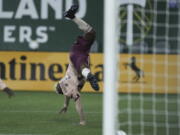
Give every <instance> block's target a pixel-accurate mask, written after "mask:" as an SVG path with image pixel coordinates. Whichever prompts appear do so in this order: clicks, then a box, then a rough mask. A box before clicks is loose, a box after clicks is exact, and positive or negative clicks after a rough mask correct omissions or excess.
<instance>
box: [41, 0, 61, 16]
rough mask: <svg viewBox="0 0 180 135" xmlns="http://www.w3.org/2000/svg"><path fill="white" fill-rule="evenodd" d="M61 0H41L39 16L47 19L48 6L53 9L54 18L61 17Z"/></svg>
mask: <svg viewBox="0 0 180 135" xmlns="http://www.w3.org/2000/svg"><path fill="white" fill-rule="evenodd" d="M62 5H63V3H62V0H41V6H42V7H41V18H42V19H48V11H49V9H48V6H50V7H51V8H52V9H53V10H54V11H55V19H62Z"/></svg>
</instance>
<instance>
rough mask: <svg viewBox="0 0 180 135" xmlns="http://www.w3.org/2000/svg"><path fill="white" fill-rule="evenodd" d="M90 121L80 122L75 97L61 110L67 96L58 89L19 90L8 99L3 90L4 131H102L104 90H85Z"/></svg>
mask: <svg viewBox="0 0 180 135" xmlns="http://www.w3.org/2000/svg"><path fill="white" fill-rule="evenodd" d="M82 103H83V107H84V111H85V115H86V120H87V125H86V126H80V125H78V123H79V117H78V114H77V113H76V111H75V106H74V102H73V101H72V102H71V103H70V106H69V110H68V112H67V113H66V114H62V115H60V114H58V111H59V110H60V108H61V107H62V105H63V96H59V95H57V94H56V93H54V92H25V91H24V92H16V96H15V97H13V98H11V99H8V98H7V96H6V95H5V94H4V93H2V92H0V135H101V134H102V94H91V93H85V94H82Z"/></svg>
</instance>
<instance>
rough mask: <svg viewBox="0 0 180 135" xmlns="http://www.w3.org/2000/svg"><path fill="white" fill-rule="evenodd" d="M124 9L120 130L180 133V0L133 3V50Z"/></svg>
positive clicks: (141, 134) (137, 134) (136, 134)
mask: <svg viewBox="0 0 180 135" xmlns="http://www.w3.org/2000/svg"><path fill="white" fill-rule="evenodd" d="M127 6H128V5H127V4H126V5H121V6H120V8H119V9H120V10H119V18H120V25H119V26H120V34H119V35H120V36H119V44H120V53H121V54H120V64H119V65H120V79H119V83H120V85H119V87H120V88H119V89H120V93H119V112H118V116H119V123H118V125H119V126H118V127H119V129H121V130H123V131H125V132H126V133H127V135H179V134H180V64H179V63H180V1H178V0H146V6H145V7H141V6H140V5H137V4H133V39H132V40H133V45H130V46H128V45H127V44H126V42H127V41H126V37H127V35H126V34H127V27H128V20H127V18H128V11H127Z"/></svg>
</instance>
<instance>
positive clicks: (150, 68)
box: [0, 52, 180, 94]
mask: <svg viewBox="0 0 180 135" xmlns="http://www.w3.org/2000/svg"><path fill="white" fill-rule="evenodd" d="M119 56H120V57H121V58H120V59H121V61H120V63H119V71H120V75H119V77H120V79H119V84H120V85H119V89H118V91H119V92H124V93H127V92H128V93H140V92H141V93H152V92H153V93H154V92H155V93H173V94H175V93H178V92H179V88H180V85H179V81H180V80H179V79H177V78H178V76H179V70H178V69H180V67H179V64H178V62H177V61H178V57H179V56H178V55H168V57H167V55H151V54H144V55H142V54H141V55H139V54H134V55H133V56H132V55H128V54H121V55H119ZM68 57H69V54H68V53H55V52H51V53H50V52H0V77H1V78H2V79H3V80H4V81H5V83H7V85H9V86H10V87H11V88H13V89H15V90H31V91H32V90H34V91H35V90H40V91H51V90H53V86H54V85H55V83H56V82H57V81H58V80H60V79H61V78H62V77H63V76H64V74H65V72H66V69H67V66H68ZM133 63H134V64H133ZM109 66H111V65H109ZM126 67H127V68H126ZM91 70H92V72H93V73H94V74H95V75H96V77H97V79H98V81H99V85H100V91H101V92H102V91H103V70H104V69H103V54H100V53H95V54H91ZM143 73H145V76H144V74H143ZM82 91H84V92H94V91H93V90H92V88H91V86H90V85H89V83H86V85H85V86H84V88H83V90H82Z"/></svg>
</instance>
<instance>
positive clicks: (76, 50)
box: [70, 36, 94, 72]
mask: <svg viewBox="0 0 180 135" xmlns="http://www.w3.org/2000/svg"><path fill="white" fill-rule="evenodd" d="M93 41H94V40H86V39H84V37H82V36H79V37H78V38H77V40H76V42H75V43H74V44H73V45H72V48H71V51H70V60H71V61H72V63H73V65H74V67H75V69H76V70H77V71H78V72H80V70H81V67H82V66H85V67H89V52H90V49H91V45H92V43H93Z"/></svg>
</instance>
